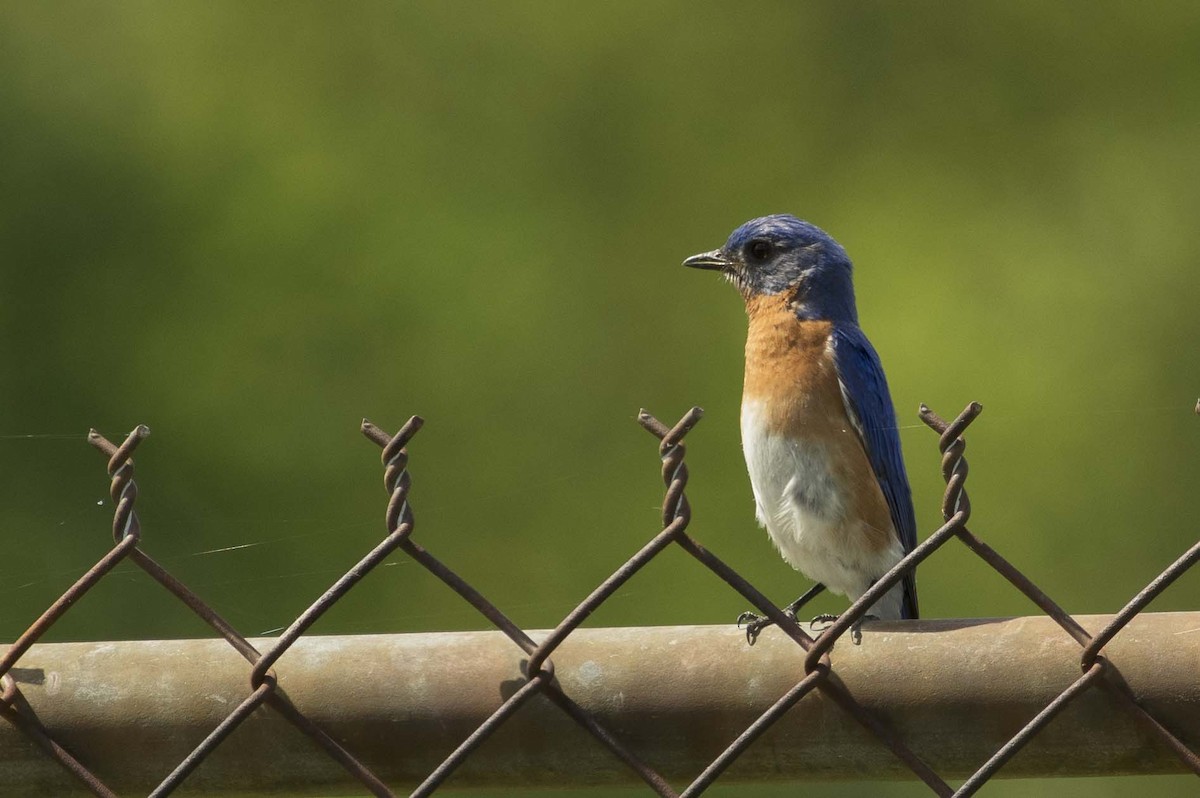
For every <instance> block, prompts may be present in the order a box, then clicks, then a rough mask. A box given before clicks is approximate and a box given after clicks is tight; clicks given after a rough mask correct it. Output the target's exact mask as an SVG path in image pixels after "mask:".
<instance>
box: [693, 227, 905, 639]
mask: <svg viewBox="0 0 1200 798" xmlns="http://www.w3.org/2000/svg"><path fill="white" fill-rule="evenodd" d="M683 265H684V266H691V267H694V268H697V269H712V270H714V271H719V272H721V273H722V274H724V275H725V277H726V279H728V280H729V281H730V282H731V283H733V284H734V285H735V286H737V289H738V290H739V291H740V292H741V294H742V299H743V300H745V303H746V314H747V315H748V316H749V317H750V325H749V333H748V335H747V337H746V376H745V382H744V386H743V392H742V450H743V452H744V454H745V456H746V467H747V468H748V469H749V471H750V484H751V486H752V488H753V489H754V504H755V510H756V515H757V517H758V522H759V524H760V525H762V526H763V527H766V530H767V534H768V535H769V536H770V538H771V540H772V541H773V542H774V543H775V546H776V547H777V548H778V549H779V553H780V554H781V555H782V556H783V559H784V560H786V561H787V562H788V564H789V565H791V566H792V567H793V568H795V569H797V570H798V571H801V572H802V573H804V574H805V575H806V576H808V577H809V578H811V579H814V580H816V581H817V584H816V585H814V586H813V588H812V589H811V590H809V591H808V592H807V593H805V594H804V595H803V596H801V597H800V598H799V599H797V600H796V601H795V602H793V603H792V604H790V605H789V606H788V607H787V609H786V611H787V612H788V613H789V614H791V615H792V616H793V617H794V616H795V613H796V611H797V610H798V609H799V608H800V607H801V606H803V604H804V603H805V602H807V601H808V600H809V599H810V598H812V597H813V596H815V595H816V594H817V593H819V592H821V590H823V589H825V588H829V590H831V591H833V592H834V593H839V594H841V595H844V596H847V597H848V598H849V599H850V600H851V601H854V600H856V599H858V597H859V596H861V595H862V594H863V593H865V592H866V590H867V588H869V587H870V586H871V585H872V584H873V583H874V582H875V580H877V579H878V578H879V577H881V576H883V575H884V574H885V573H887V571H888V570H889V569H891V567H892V566H894V565H895V564H896V563H897V562H898V561H899V560H900V558H901V557H903V556H904V555H905V554H906V553H908V552H910V551H912V549H913V547H914V546H915V545H916V542H917V525H916V518H915V517H914V515H913V506H912V495H911V493H910V491H909V487H908V476H907V474H905V471H904V459H903V457H902V455H901V452H900V437H899V435H898V434H897V429H896V413H895V410H894V409H893V407H892V398H891V395H890V394H889V393H888V387H887V380H886V379H885V378H884V376H883V368H882V367H881V366H880V364H879V356H878V355H877V354H876V353H875V349H874V347H872V346H871V342H870V341H868V340H867V336H866V335H865V334H864V333H863V331H862V330H861V329H860V328H859V326H858V311H857V309H856V308H855V305H854V285H853V283H852V281H851V265H850V258H849V257H848V256H847V255H846V251H845V250H844V249H842V247H841V245H839V244H838V243H837V242H836V241H834V240H833V239H832V238H830V237H829V235H828V234H826V233H825V232H824V231H823V230H821V229H819V228H818V227H816V226H815V225H812V224H809V223H808V222H804V221H801V220H800V219H797V218H796V217H794V216H787V215H777V216H765V217H763V218H761V219H754V220H751V221H749V222H746V223H745V224H744V225H742V226H741V227H739V228H738V229H737V230H734V231H733V234H732V235H731V236H729V240H728V241H726V242H725V245H724V246H723V247H721V248H720V249H716V250H713V251H712V252H705V253H702V254H700V255H694V256H692V257H690V258H688V259H687V260H685V261H684V262H683ZM871 615H873V616H874V617H876V618H887V619H894V618H916V617H917V588H916V580H915V579H914V577H913V574H912V572H909V573H908V574H906V575H905V577H904V579H903V580H902V581H900V582H898V583H897V584H896V585H895V586H894V587H893V588H892V589H891V590H889V591H888V592H887V593H886V594H884V595H883V597H882V598H880V599H879V601H877V602H876V603H875V605H874V607H873V608H872V610H871ZM824 617H826V618H828V617H829V616H824ZM742 620H750V621H751V623H750V625H749V626H748V627H747V631H746V636H747V639H748V640H749V641H750V642H751V643H753V642H754V639H755V637H757V635H758V633H759V631H761V630H762V628H763V627H765V626H767V625H769V623H770V622H769V621H767V620H765V619H763V618H760V617H759V616H756V615H753V614H752V613H743V616H742V618H740V619H739V621H742Z"/></svg>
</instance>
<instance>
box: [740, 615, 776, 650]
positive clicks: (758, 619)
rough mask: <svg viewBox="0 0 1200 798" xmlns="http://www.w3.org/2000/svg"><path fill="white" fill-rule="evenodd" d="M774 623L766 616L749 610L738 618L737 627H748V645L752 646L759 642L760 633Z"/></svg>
mask: <svg viewBox="0 0 1200 798" xmlns="http://www.w3.org/2000/svg"><path fill="white" fill-rule="evenodd" d="M772 623H773V621H772V620H771V619H770V618H768V617H766V616H765V615H758V614H757V613H753V612H750V611H749V610H747V611H746V612H743V613H742V614H741V615H739V616H738V617H737V626H738V628H739V629H741V628H742V624H745V625H746V645H748V646H752V645H754V643H755V641H757V640H758V633H759V632H761V631H762V630H763V629H766V628H767V627H768V626H770V625H771V624H772Z"/></svg>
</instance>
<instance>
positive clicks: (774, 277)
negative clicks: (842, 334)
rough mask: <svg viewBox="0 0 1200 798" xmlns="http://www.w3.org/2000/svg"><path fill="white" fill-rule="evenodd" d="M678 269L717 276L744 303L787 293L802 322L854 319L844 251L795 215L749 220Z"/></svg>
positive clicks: (822, 232)
mask: <svg viewBox="0 0 1200 798" xmlns="http://www.w3.org/2000/svg"><path fill="white" fill-rule="evenodd" d="M683 265H684V266H690V267H692V268H696V269H711V270H714V271H719V272H721V273H722V274H724V275H725V277H726V278H727V279H728V280H729V281H730V282H732V283H733V284H734V285H735V286H737V288H738V290H739V291H740V292H741V294H742V298H743V299H745V300H746V301H747V302H749V301H750V300H751V299H754V298H755V297H759V296H764V295H775V294H787V295H788V296H787V299H788V302H789V304H791V305H792V307H793V308H794V309H795V311H796V315H797V316H799V317H800V318H802V319H820V320H823V321H849V322H857V320H858V311H857V310H856V309H855V305H854V284H853V282H852V280H851V265H850V257H849V256H848V255H846V250H844V249H842V246H841V244H839V243H838V242H836V241H834V240H833V238H831V237H830V236H829V234H828V233H826V232H825V231H824V230H822V229H821V228H819V227H817V226H816V225H814V224H809V223H808V222H805V221H803V220H801V219H797V218H796V217H795V216H789V215H787V214H776V215H774V216H763V217H762V218H760V219H751V220H750V221H748V222H746V223H745V224H743V225H742V226H741V227H739V228H738V229H736V230H734V231H733V234H732V235H730V236H729V240H728V241H726V242H725V245H724V246H723V247H721V248H720V249H714V250H713V251H712V252H703V253H701V254H699V255H693V256H692V257H690V258H688V259H687V260H685V261H684V262H683Z"/></svg>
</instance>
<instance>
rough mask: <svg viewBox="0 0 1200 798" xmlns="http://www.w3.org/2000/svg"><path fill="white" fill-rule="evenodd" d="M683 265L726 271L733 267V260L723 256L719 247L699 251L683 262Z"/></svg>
mask: <svg viewBox="0 0 1200 798" xmlns="http://www.w3.org/2000/svg"><path fill="white" fill-rule="evenodd" d="M683 265H684V266H690V267H691V268H693V269H711V270H713V271H718V272H727V271H729V270H730V269H731V268H733V261H731V260H730V259H729V258H727V257H725V255H724V254H723V253H722V252H721V250H719V249H714V250H713V251H712V252H701V253H700V254H699V255H693V256H692V257H690V258H688V259H687V260H685V261H684V262H683Z"/></svg>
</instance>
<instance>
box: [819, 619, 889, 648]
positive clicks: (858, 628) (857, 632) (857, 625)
mask: <svg viewBox="0 0 1200 798" xmlns="http://www.w3.org/2000/svg"><path fill="white" fill-rule="evenodd" d="M839 617H840V616H838V615H830V614H829V613H827V612H823V613H821V614H820V615H814V616H813V619H812V620H811V621H809V626H811V627H813V628H815V627H816V625H817V624H819V623H823V624H832V623H833V622H834V621H836V620H837V619H838V618H839ZM878 620H879V616H878V615H864V616H863V617H861V618H859V619H858V620H857V621H855V622H854V625H853V626H851V627H850V642H852V643H854V645H856V646H861V645H862V624H863V621H878ZM828 628H829V627H828V626H825V627H823V628H822V629H821V631H822V632H824V631H825V630H826V629H828Z"/></svg>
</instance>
